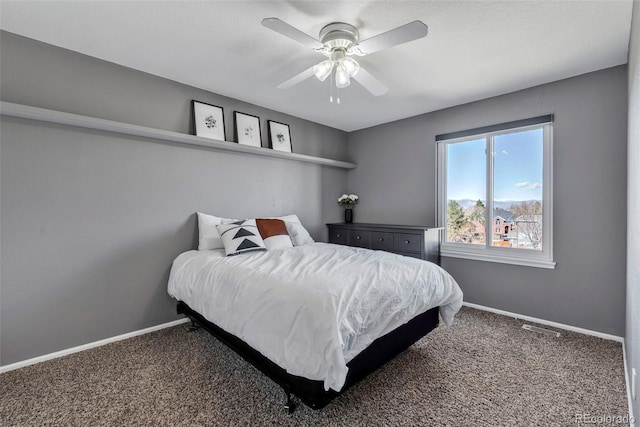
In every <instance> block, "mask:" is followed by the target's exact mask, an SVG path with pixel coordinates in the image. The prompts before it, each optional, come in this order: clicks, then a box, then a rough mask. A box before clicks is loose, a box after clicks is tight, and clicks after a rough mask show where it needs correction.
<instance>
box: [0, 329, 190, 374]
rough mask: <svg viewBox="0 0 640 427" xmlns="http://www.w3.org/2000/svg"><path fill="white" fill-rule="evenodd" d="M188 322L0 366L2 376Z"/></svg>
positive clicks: (119, 336) (143, 330) (123, 335)
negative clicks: (5, 373) (26, 367)
mask: <svg viewBox="0 0 640 427" xmlns="http://www.w3.org/2000/svg"><path fill="white" fill-rule="evenodd" d="M186 322H189V319H188V318H184V319H178V320H174V321H173V322H168V323H163V324H161V325H156V326H152V327H150V328H145V329H140V330H138V331H133V332H128V333H126V334H122V335H118V336H115V337H111V338H105V339H103V340H100V341H94V342H91V343H88V344H83V345H79V346H77V347H72V348H68V349H66V350H60V351H56V352H55V353H49V354H45V355H43V356H38V357H34V358H32V359H27V360H23V361H21V362H15V363H11V364H9V365H4V366H0V374H2V373H4V372H9V371H13V370H14V369H19V368H24V367H25V366H29V365H35V364H36V363H41V362H45V361H47V360H51V359H57V358H58V357H62V356H67V355H69V354H73V353H78V352H80V351H84V350H89V349H90V348H95V347H100V346H103V345H106V344H111V343H113V342H116V341H122V340H126V339H127V338H133V337H136V336H139V335H144V334H148V333H150V332H155V331H159V330H161V329H165V328H170V327H172V326H177V325H180V324H182V323H186Z"/></svg>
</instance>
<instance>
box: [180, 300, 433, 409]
mask: <svg viewBox="0 0 640 427" xmlns="http://www.w3.org/2000/svg"><path fill="white" fill-rule="evenodd" d="M177 310H178V314H184V315H186V316H187V317H188V318H189V319H190V320H191V322H192V330H195V329H196V328H197V326H200V327H202V328H203V329H205V330H207V331H208V332H209V333H211V335H213V336H214V337H216V338H218V339H219V340H220V341H222V342H223V343H224V344H226V345H227V346H228V347H229V348H231V349H232V350H233V351H235V352H236V353H238V354H239V355H240V356H241V357H242V358H244V359H245V360H246V361H247V362H249V363H251V364H252V365H253V366H255V367H256V368H257V369H258V370H260V371H261V372H262V373H264V374H265V375H266V376H268V377H269V378H271V379H272V380H273V381H274V382H275V383H277V384H278V385H279V386H280V387H282V389H283V390H284V392H285V393H286V395H287V402H286V404H285V408H286V409H287V410H288V411H289V413H292V412H293V411H294V410H295V404H294V402H293V401H292V399H291V394H294V395H296V396H298V398H299V399H300V400H301V401H302V402H303V403H304V404H305V405H307V406H308V407H310V408H313V409H321V408H324V407H325V406H327V404H329V402H331V401H332V400H333V399H335V398H336V397H338V396H339V395H341V394H342V393H344V392H345V391H346V390H348V389H349V388H350V387H351V386H353V385H354V384H356V383H357V382H358V381H360V380H361V379H363V378H365V377H366V376H367V375H369V374H370V373H371V372H373V371H375V370H376V369H378V368H380V367H381V366H382V365H384V364H385V363H387V362H388V361H389V360H391V359H393V358H394V357H396V356H397V355H398V354H400V353H402V352H403V351H404V350H406V349H407V348H409V347H410V346H411V345H413V343H415V342H416V341H418V340H419V339H420V338H422V337H424V336H425V335H427V334H428V333H429V332H431V331H432V330H433V329H434V328H436V327H437V326H438V313H439V311H438V307H435V308H432V309H430V310H428V311H426V312H424V313H422V314H420V315H418V316H416V317H414V318H413V319H411V320H410V321H409V322H408V323H406V324H404V325H402V326H400V327H398V328H396V329H394V330H393V331H391V332H389V333H388V334H386V335H383V336H382V337H380V338H378V339H377V340H375V341H373V342H372V343H371V344H370V345H369V346H368V347H367V348H366V349H364V350H363V351H362V352H360V354H358V355H357V356H356V357H354V358H353V359H352V360H351V361H350V362H349V363H347V367H348V368H349V372H348V373H347V378H346V381H345V384H344V386H343V387H342V389H341V390H340V392H336V391H334V390H329V391H325V389H324V383H323V381H318V380H310V379H308V378H304V377H300V376H296V375H291V374H289V373H287V371H285V370H284V369H282V368H281V367H280V366H278V365H276V364H275V363H273V362H272V361H271V360H269V359H267V358H266V357H265V356H263V355H262V354H261V353H260V352H259V351H257V350H255V349H254V348H252V347H251V346H250V345H249V344H247V343H246V342H244V341H242V340H241V339H239V338H238V337H236V336H235V335H232V334H230V333H228V332H226V331H224V330H223V329H221V328H220V327H218V326H216V325H215V324H213V323H211V322H209V321H208V320H207V319H205V318H204V317H203V316H202V315H201V314H199V313H197V312H196V311H194V310H193V309H191V307H189V306H188V305H187V304H185V303H184V302H182V301H179V302H178V307H177Z"/></svg>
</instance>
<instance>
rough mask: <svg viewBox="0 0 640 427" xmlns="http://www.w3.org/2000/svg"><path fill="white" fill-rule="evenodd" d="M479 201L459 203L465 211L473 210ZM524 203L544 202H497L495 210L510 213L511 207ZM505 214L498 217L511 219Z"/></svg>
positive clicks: (463, 200) (461, 201)
mask: <svg viewBox="0 0 640 427" xmlns="http://www.w3.org/2000/svg"><path fill="white" fill-rule="evenodd" d="M477 201H478V200H471V199H462V200H457V202H458V203H459V204H460V206H462V208H463V209H464V210H467V209H471V208H472V207H474V206H475V205H476V202H477ZM522 202H527V203H533V202H542V200H535V199H531V200H500V201H497V202H493V208H494V210H496V211H497V210H499V211H500V212H503V213H504V212H508V210H509V208H511V205H519V204H520V203H522ZM482 203H485V201H484V200H482ZM503 213H500V214H498V215H500V216H502V217H503V218H505V219H509V218H507V217H506V216H505V215H506V214H504V215H503Z"/></svg>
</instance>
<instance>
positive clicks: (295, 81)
mask: <svg viewBox="0 0 640 427" xmlns="http://www.w3.org/2000/svg"><path fill="white" fill-rule="evenodd" d="M313 75H314V74H313V67H310V68H307V69H306V70H304V71H303V72H301V73H300V74H297V75H295V76H293V77H291V78H290V79H289V80H287V81H284V82H282V83H280V84H279V85H278V89H289V88H290V87H292V86H295V85H297V84H298V83H301V82H303V81H305V80H307V79H308V78H309V77H313Z"/></svg>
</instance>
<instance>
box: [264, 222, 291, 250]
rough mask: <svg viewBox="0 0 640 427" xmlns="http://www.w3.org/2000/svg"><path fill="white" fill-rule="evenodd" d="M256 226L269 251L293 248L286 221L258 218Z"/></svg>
mask: <svg viewBox="0 0 640 427" xmlns="http://www.w3.org/2000/svg"><path fill="white" fill-rule="evenodd" d="M256 225H257V226H258V231H259V232H260V236H261V237H262V240H264V245H265V246H266V247H267V249H282V248H292V247H293V243H292V242H291V237H289V232H287V226H286V225H285V223H284V221H282V220H280V219H266V218H258V219H256Z"/></svg>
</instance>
